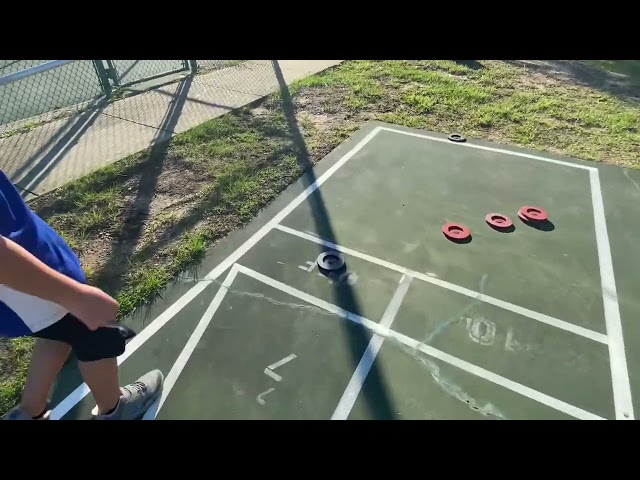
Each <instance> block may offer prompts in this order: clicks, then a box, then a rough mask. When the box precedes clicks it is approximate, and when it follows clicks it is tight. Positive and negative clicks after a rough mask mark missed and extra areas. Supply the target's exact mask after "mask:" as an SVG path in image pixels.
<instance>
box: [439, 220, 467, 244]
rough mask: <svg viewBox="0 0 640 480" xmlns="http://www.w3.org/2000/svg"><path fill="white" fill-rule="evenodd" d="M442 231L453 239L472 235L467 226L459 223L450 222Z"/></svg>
mask: <svg viewBox="0 0 640 480" xmlns="http://www.w3.org/2000/svg"><path fill="white" fill-rule="evenodd" d="M442 233H444V234H445V236H446V237H447V238H449V239H451V240H466V239H467V238H469V235H471V232H470V231H469V229H468V228H467V227H465V226H464V225H461V224H459V223H452V222H449V223H447V224H445V225H444V226H443V227H442Z"/></svg>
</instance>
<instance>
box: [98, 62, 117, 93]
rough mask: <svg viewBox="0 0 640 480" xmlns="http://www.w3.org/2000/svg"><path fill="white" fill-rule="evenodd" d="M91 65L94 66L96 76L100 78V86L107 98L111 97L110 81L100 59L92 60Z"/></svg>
mask: <svg viewBox="0 0 640 480" xmlns="http://www.w3.org/2000/svg"><path fill="white" fill-rule="evenodd" d="M93 66H94V67H95V69H96V73H97V74H98V78H99V79H100V86H101V87H102V91H103V92H104V94H105V96H106V97H107V99H109V98H111V96H112V94H113V90H112V88H111V82H110V81H109V74H108V73H107V70H106V69H105V68H104V64H103V63H102V60H93Z"/></svg>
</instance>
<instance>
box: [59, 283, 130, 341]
mask: <svg viewBox="0 0 640 480" xmlns="http://www.w3.org/2000/svg"><path fill="white" fill-rule="evenodd" d="M70 300H71V301H70V302H69V305H67V308H68V309H69V312H70V313H71V314H72V315H73V316H75V317H76V318H77V319H78V320H80V321H81V322H82V323H84V324H85V325H86V326H87V327H88V328H89V330H97V329H98V328H100V327H105V326H108V325H114V324H115V322H116V315H117V314H118V309H119V308H120V305H119V304H118V302H117V301H116V300H115V299H113V298H111V297H110V296H109V295H107V294H106V293H104V292H103V291H102V290H100V289H99V288H96V287H92V286H91V285H80V286H79V287H78V295H74V298H73V299H70Z"/></svg>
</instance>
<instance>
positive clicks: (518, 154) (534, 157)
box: [380, 127, 597, 171]
mask: <svg viewBox="0 0 640 480" xmlns="http://www.w3.org/2000/svg"><path fill="white" fill-rule="evenodd" d="M380 128H381V129H382V130H386V131H387V132H394V133H399V134H402V135H407V136H409V137H417V138H424V139H426V140H433V141H434V142H441V143H447V144H450V145H456V146H459V147H466V148H477V149H478V150H486V151H488V152H495V153H504V154H507V155H515V156H516V157H523V158H530V159H532V160H540V161H542V162H547V163H555V164H556V165H564V166H565V167H573V168H578V169H580V170H588V171H594V170H596V171H597V168H595V167H588V166H586V165H578V164H575V163H569V162H563V161H562V160H554V159H553V158H547V157H542V156H540V155H531V154H529V153H521V152H514V151H511V150H505V149H503V148H495V147H485V146H483V145H474V144H473V143H469V142H465V143H456V142H452V141H451V140H448V139H446V138H439V137H432V136H430V135H424V134H421V133H412V132H404V131H402V130H396V129H395V128H389V127H380Z"/></svg>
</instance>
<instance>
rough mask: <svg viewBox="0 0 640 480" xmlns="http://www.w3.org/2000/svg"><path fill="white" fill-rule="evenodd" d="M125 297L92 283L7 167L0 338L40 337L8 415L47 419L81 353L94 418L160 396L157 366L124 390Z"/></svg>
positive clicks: (136, 413)
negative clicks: (58, 383)
mask: <svg viewBox="0 0 640 480" xmlns="http://www.w3.org/2000/svg"><path fill="white" fill-rule="evenodd" d="M118 308H119V305H118V302H116V301H115V300H114V299H113V298H111V297H110V296H109V295H107V294H106V293H104V292H103V291H102V290H99V289H98V288H95V287H92V286H90V285H87V284H86V278H85V275H84V272H83V271H82V268H81V266H80V261H79V260H78V257H77V256H76V255H75V254H74V253H73V251H72V250H71V248H69V246H68V245H67V244H66V243H65V242H64V240H63V239H62V238H61V237H60V236H59V235H58V234H57V233H56V232H55V231H54V230H53V229H52V228H51V227H50V226H49V225H47V224H46V223H45V222H44V221H43V220H42V219H41V218H40V217H38V216H37V215H36V214H35V213H34V212H33V211H31V210H30V209H29V207H28V206H27V205H26V203H25V202H24V201H23V199H22V197H21V196H20V194H19V193H18V191H17V190H16V188H15V187H14V185H13V184H12V183H11V182H10V181H9V179H8V178H7V177H6V175H5V174H4V172H3V171H2V170H0V337H3V336H4V337H7V336H8V337H21V336H32V337H36V341H35V345H34V348H33V356H32V360H31V366H30V368H29V372H28V374H27V380H26V383H25V386H24V389H23V392H22V399H21V402H20V405H18V406H16V407H15V408H13V409H12V410H11V411H10V412H8V413H7V414H6V415H5V416H4V417H3V419H5V420H47V419H48V418H49V415H50V413H51V412H50V411H49V410H48V409H47V401H48V396H49V391H50V390H51V386H52V385H53V382H54V380H55V378H56V376H57V375H58V373H59V372H60V369H61V368H62V366H63V365H64V363H65V361H66V360H67V358H68V357H69V354H70V353H71V351H72V350H73V352H74V354H75V355H76V357H77V359H78V364H79V368H80V373H81V374H82V377H83V379H84V381H85V383H86V384H87V386H88V387H89V389H90V390H91V392H92V393H93V396H94V397H95V400H96V404H97V407H96V409H94V415H93V418H94V419H100V420H134V419H139V418H141V417H142V415H143V414H144V412H145V411H146V410H147V408H149V406H150V405H151V404H152V403H153V402H154V401H155V400H156V399H157V397H158V395H159V394H160V390H161V388H162V382H163V375H162V373H161V372H160V371H159V370H153V371H151V372H149V373H147V374H145V375H144V376H142V377H141V378H139V379H138V380H137V381H136V382H134V383H132V384H130V385H127V386H125V387H123V388H120V384H119V377H118V363H117V357H118V356H119V355H121V354H122V353H123V352H124V349H125V338H124V337H123V336H122V335H121V334H120V332H119V331H118V330H117V329H115V328H110V327H111V326H114V325H115V324H116V323H115V321H116V314H117V312H118Z"/></svg>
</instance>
